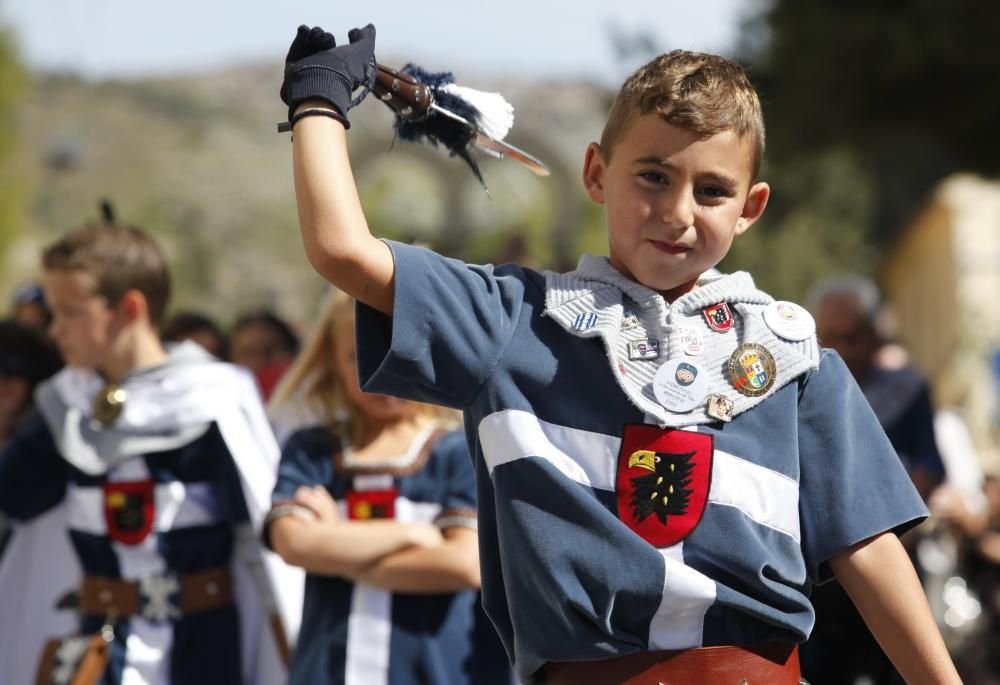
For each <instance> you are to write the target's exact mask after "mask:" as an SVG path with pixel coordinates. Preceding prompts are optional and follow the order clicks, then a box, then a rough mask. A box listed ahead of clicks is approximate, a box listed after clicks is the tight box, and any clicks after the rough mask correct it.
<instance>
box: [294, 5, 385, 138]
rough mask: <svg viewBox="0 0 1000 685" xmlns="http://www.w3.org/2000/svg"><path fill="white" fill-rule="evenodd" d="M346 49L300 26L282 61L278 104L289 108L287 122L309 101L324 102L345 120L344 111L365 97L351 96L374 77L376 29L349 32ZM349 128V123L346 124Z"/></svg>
mask: <svg viewBox="0 0 1000 685" xmlns="http://www.w3.org/2000/svg"><path fill="white" fill-rule="evenodd" d="M347 37H348V39H349V40H350V44H349V45H341V46H340V47H336V41H335V40H334V38H333V36H332V35H330V34H329V33H327V32H326V31H324V30H323V29H321V28H320V27H318V26H315V27H313V28H309V27H308V26H305V25H303V26H300V27H299V32H298V34H297V35H296V36H295V40H293V41H292V44H291V46H290V47H289V48H288V56H287V57H285V80H284V81H283V82H282V84H281V100H282V102H284V103H285V104H286V105H288V118H289V120H290V119H291V118H292V114H293V113H294V112H295V108H296V107H298V106H299V105H300V104H301V103H302V102H304V101H306V100H311V99H319V100H326V101H327V102H329V103H330V104H331V105H333V106H334V107H335V108H336V109H337V110H338V111H339V112H340V113H341V114H342V115H344V119H345V120H346V119H347V110H349V109H350V108H351V107H353V106H355V105H357V104H358V103H359V102H361V100H362V99H363V98H364V95H362V96H360V97H358V98H356V99H355V100H353V101H352V100H351V94H352V93H353V92H354V91H355V90H357V88H358V87H359V86H361V85H366V84H369V85H370V83H371V82H372V79H374V76H375V27H374V26H372V25H371V24H368V26H366V27H364V28H363V29H352V30H351V31H350V33H348V34H347ZM347 125H348V126H349V125H350V124H349V123H348V124H347Z"/></svg>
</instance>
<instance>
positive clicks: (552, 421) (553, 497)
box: [357, 243, 926, 682]
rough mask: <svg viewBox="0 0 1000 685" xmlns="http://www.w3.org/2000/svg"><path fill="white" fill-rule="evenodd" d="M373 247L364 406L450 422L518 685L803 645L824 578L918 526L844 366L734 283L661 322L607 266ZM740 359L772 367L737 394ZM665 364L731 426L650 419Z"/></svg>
mask: <svg viewBox="0 0 1000 685" xmlns="http://www.w3.org/2000/svg"><path fill="white" fill-rule="evenodd" d="M390 247H391V249H392V251H393V255H394V259H395V264H396V275H395V305H394V315H393V316H392V317H387V316H384V315H382V314H380V313H379V312H376V311H374V310H372V309H370V308H368V307H366V306H364V305H359V307H358V348H357V349H358V356H359V370H360V373H361V376H362V380H363V381H364V385H363V387H364V388H365V389H366V390H368V391H373V392H382V393H388V394H395V395H400V396H403V397H409V398H412V399H417V400H421V401H425V402H435V403H439V404H443V405H446V406H450V407H455V408H459V409H462V410H464V412H465V420H466V433H467V438H468V440H469V444H470V446H471V450H472V452H473V456H474V460H475V464H476V475H477V494H478V500H479V531H480V557H481V562H482V580H483V603H484V606H485V609H486V611H487V613H488V614H489V616H490V618H491V619H492V621H493V622H494V624H495V625H496V627H497V629H498V631H499V633H500V635H501V638H502V639H503V641H504V643H505V646H506V649H507V651H508V654H509V655H510V657H511V659H512V661H513V662H514V665H515V668H516V670H517V673H518V676H519V677H520V678H521V679H522V680H524V681H525V682H537V681H538V679H539V678H540V669H541V667H542V666H543V665H544V664H545V663H546V662H548V661H573V660H599V659H607V658H612V657H616V656H623V655H627V654H631V653H634V652H638V651H643V650H653V649H685V648H691V647H698V646H711V645H722V644H738V645H739V644H753V643H760V642H765V641H784V642H790V643H799V642H802V641H804V640H805V639H806V638H807V637H808V635H809V631H810V630H811V628H812V624H813V618H814V615H813V611H812V608H811V605H810V603H809V599H808V595H809V590H810V586H811V584H813V583H819V582H823V581H825V580H827V579H829V578H830V575H831V572H830V569H829V566H828V563H827V562H828V560H829V559H830V558H831V557H832V556H833V555H835V554H836V553H837V552H839V551H841V550H843V549H845V548H846V547H848V546H850V545H852V544H854V543H857V542H860V541H862V540H865V539H868V538H870V537H871V536H873V535H876V534H879V533H882V532H884V531H888V530H896V531H902V530H904V529H906V528H907V527H909V526H911V525H913V524H915V523H916V522H918V521H919V520H921V519H922V518H923V517H924V516H925V515H926V511H925V509H924V507H923V504H922V502H921V501H920V499H919V497H918V496H917V494H916V492H915V490H914V489H913V486H912V485H911V483H910V481H909V479H908V478H907V476H906V473H905V471H904V469H903V468H902V466H901V465H900V463H899V459H898V458H897V456H896V455H895V453H894V452H893V450H892V448H891V446H890V444H889V442H888V440H887V439H886V437H885V435H884V433H883V432H882V430H881V429H880V427H879V425H878V422H877V420H876V419H875V416H874V415H873V413H872V411H871V409H870V408H869V406H868V404H867V402H865V400H864V397H863V396H862V394H861V392H860V391H859V389H858V388H857V386H856V384H855V383H854V381H853V380H852V379H851V377H850V375H849V373H848V372H847V370H846V367H845V366H844V364H843V362H842V361H841V360H840V359H839V357H837V356H836V355H835V354H834V353H832V352H829V351H825V350H823V351H820V350H819V348H818V346H817V344H816V340H815V336H814V335H812V336H809V337H808V338H807V339H805V340H799V341H795V340H786V339H783V338H781V337H780V336H778V335H777V333H776V331H775V330H772V329H771V328H770V327H769V324H766V323H765V321H764V318H763V312H764V310H765V309H766V308H767V307H768V306H769V305H771V304H772V303H773V299H772V298H770V297H769V296H768V295H766V294H765V293H762V292H760V291H759V290H757V289H756V288H754V286H753V282H752V279H750V277H749V276H748V275H747V274H744V273H737V274H732V275H729V276H720V277H718V278H715V277H713V278H711V279H706V280H705V281H704V282H700V283H699V287H698V288H697V289H695V290H693V291H692V292H690V293H688V294H686V295H684V296H682V297H680V298H678V299H677V300H676V301H674V302H672V303H666V302H664V300H663V298H662V297H661V296H659V295H658V294H657V293H655V292H653V291H651V290H649V289H647V288H645V287H643V286H642V285H640V284H638V283H635V282H634V281H631V280H629V279H627V278H625V277H624V276H622V275H621V274H619V273H618V272H617V271H615V270H614V269H613V268H612V267H611V266H610V264H609V263H608V261H607V260H606V259H604V258H595V257H590V256H586V257H584V259H582V260H581V263H580V266H579V267H578V268H577V270H576V271H574V272H571V273H569V274H552V273H544V274H543V273H537V272H534V271H531V270H528V269H524V268H521V267H519V266H516V265H504V266H500V267H493V266H471V265H466V264H463V263H461V262H458V261H455V260H451V259H445V258H443V257H440V256H439V255H436V254H434V253H432V252H430V251H427V250H423V249H420V248H415V247H411V246H407V245H402V244H398V243H390ZM723 303H724V304H725V305H726V307H724V308H721V307H718V306H717V305H720V304H723ZM709 310H711V311H709ZM581 315H583V316H581ZM792 337H799V336H792ZM640 343H645V344H644V345H641V344H640ZM743 343H755V344H757V345H759V346H762V347H763V348H765V349H766V350H767V351H768V352H769V353H770V354H771V355H772V357H773V359H774V362H775V369H776V371H775V372H768V373H763V372H762V371H761V368H760V367H758V366H754V368H755V374H756V375H755V376H754V379H753V383H754V384H755V385H754V388H755V389H756V388H757V386H758V385H759V386H760V388H759V392H756V394H754V393H751V392H746V393H744V392H738V391H737V389H736V385H737V383H743V382H744V376H741V375H740V374H741V373H744V371H745V370H741V369H739V368H737V372H736V373H735V374H734V375H730V372H729V365H730V361H731V359H732V358H733V357H734V356H735V355H734V352H736V350H737V347H738V346H740V345H741V344H743ZM639 347H642V348H643V350H642V353H641V354H640V353H637V352H636V350H637V349H638V348H639ZM741 349H743V348H741ZM654 350H655V351H654ZM675 359H685V360H687V361H688V362H690V363H689V364H687V365H685V366H686V367H691V368H696V369H701V373H703V374H704V375H705V376H706V378H707V392H709V393H711V394H712V395H714V396H720V397H723V398H725V400H726V401H727V402H728V403H729V406H730V410H729V414H730V416H731V420H729V421H724V420H719V413H718V412H715V413H714V415H713V413H710V411H709V410H708V408H707V407H706V405H705V404H699V405H698V406H696V407H695V408H693V409H688V410H685V411H670V410H669V409H667V408H666V407H665V406H663V405H661V404H660V403H659V402H657V400H656V397H655V396H654V392H653V381H654V377H655V374H656V371H657V370H658V368H659V367H660V366H661V365H663V364H664V362H665V361H667V360H675ZM741 359H744V360H745V361H746V363H747V364H748V365H750V366H753V364H752V362H753V361H754V360H752V359H749V360H748V359H746V358H741ZM750 366H748V367H747V368H750ZM745 373H746V374H749V371H745ZM762 374H763V375H762ZM769 375H776V380H775V379H774V378H770V379H769V378H767V377H768V376H769ZM765 381H766V382H765ZM725 418H729V417H728V416H727V417H725ZM671 465H673V466H671ZM673 467H676V468H677V469H678V470H677V471H674V469H673ZM681 473H683V474H685V475H684V476H678V475H677V474H681ZM646 476H649V477H651V478H652V480H651V481H650V480H648V478H646ZM657 479H658V480H657ZM646 493H649V499H650V500H651V501H652V502H653V503H654V504H653V505H647V504H646V503H644V500H645V499H646ZM668 499H669V500H670V501H669V502H668V501H667V500H668ZM660 502H662V506H661V505H660V504H659V503H660Z"/></svg>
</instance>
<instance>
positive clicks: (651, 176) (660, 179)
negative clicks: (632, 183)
mask: <svg viewBox="0 0 1000 685" xmlns="http://www.w3.org/2000/svg"><path fill="white" fill-rule="evenodd" d="M639 177H640V178H643V179H645V180H647V181H649V182H650V183H658V184H659V183H667V182H668V181H667V177H666V176H664V175H663V174H661V173H660V172H659V171H640V172H639Z"/></svg>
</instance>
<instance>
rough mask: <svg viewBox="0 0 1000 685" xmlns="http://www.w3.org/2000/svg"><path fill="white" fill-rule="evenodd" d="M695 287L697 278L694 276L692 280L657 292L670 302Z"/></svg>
mask: <svg viewBox="0 0 1000 685" xmlns="http://www.w3.org/2000/svg"><path fill="white" fill-rule="evenodd" d="M697 287H698V279H697V278H696V279H694V280H693V281H688V282H687V283H681V284H680V285H679V286H677V287H676V288H671V289H670V290H661V291H659V292H660V295H662V296H663V299H664V300H665V301H666V303H667V304H672V303H673V301H674V300H676V299H677V298H679V297H682V296H684V295H687V294H688V293H689V292H691V291H692V290H694V289H695V288H697Z"/></svg>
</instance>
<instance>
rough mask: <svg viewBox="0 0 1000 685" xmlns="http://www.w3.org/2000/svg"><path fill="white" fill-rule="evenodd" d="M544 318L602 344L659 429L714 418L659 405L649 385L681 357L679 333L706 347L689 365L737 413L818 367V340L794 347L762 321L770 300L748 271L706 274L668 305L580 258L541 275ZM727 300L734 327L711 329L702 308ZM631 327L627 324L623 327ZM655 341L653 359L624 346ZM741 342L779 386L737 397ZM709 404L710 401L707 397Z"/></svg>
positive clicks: (600, 262) (603, 262)
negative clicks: (767, 361) (765, 362)
mask: <svg viewBox="0 0 1000 685" xmlns="http://www.w3.org/2000/svg"><path fill="white" fill-rule="evenodd" d="M545 281H546V293H545V304H546V307H545V315H546V316H548V317H550V318H552V319H553V320H554V321H556V322H557V323H558V324H559V325H560V326H561V327H562V328H563V329H565V330H566V332H567V333H569V334H570V335H573V336H575V337H580V338H590V337H597V338H600V339H602V340H603V342H604V347H605V352H606V353H607V357H608V363H609V366H610V369H611V373H612V374H613V375H614V376H615V378H616V380H617V381H618V383H619V385H620V386H621V388H622V390H623V391H624V392H625V394H626V395H627V396H628V398H629V399H630V400H631V401H632V403H633V404H634V405H635V406H636V407H638V408H639V409H641V410H642V411H643V412H645V413H646V414H647V415H649V416H651V417H653V418H654V419H655V420H656V421H657V422H658V423H659V424H660V425H664V426H683V425H692V424H698V423H708V422H711V421H714V420H715V419H713V418H712V417H710V416H708V414H707V411H706V406H704V405H703V406H698V407H696V408H694V409H692V410H690V411H688V412H681V413H677V412H672V411H669V410H667V409H665V408H664V407H663V406H661V405H660V404H659V402H657V401H656V398H655V396H654V394H653V390H652V384H653V377H654V375H655V374H656V370H657V369H658V368H659V367H660V366H661V365H662V364H663V363H664V362H666V361H668V360H671V359H676V358H686V354H685V351H684V348H683V345H682V342H681V339H682V335H690V334H691V333H692V332H693V333H694V334H695V335H697V336H699V337H700V339H701V340H702V341H703V343H704V350H703V352H702V353H701V354H699V355H698V356H696V357H691V358H690V359H691V361H694V362H696V363H697V364H698V365H700V366H701V367H702V368H703V369H704V371H705V372H706V373H707V374H708V378H709V390H708V393H709V394H718V395H723V396H725V397H727V398H728V399H730V400H731V401H732V402H733V404H734V412H733V413H734V416H735V415H737V414H740V413H742V412H744V411H747V410H748V409H750V408H752V407H753V406H756V404H757V403H759V402H760V401H762V400H764V399H766V398H767V397H769V396H770V395H771V394H773V393H774V392H775V391H776V390H778V389H779V388H780V387H782V386H783V385H785V384H787V383H788V382H790V381H791V380H793V379H794V378H796V377H797V376H799V375H801V374H802V373H805V372H806V371H808V370H810V369H814V368H816V367H817V365H818V360H819V348H818V345H817V343H816V338H815V336H813V337H812V338H810V339H808V340H805V341H802V342H791V341H788V340H784V339H782V338H779V337H778V336H777V335H775V334H774V332H773V331H771V329H770V328H768V327H767V325H766V324H765V323H764V319H763V311H764V308H765V307H766V306H767V305H768V304H770V303H771V302H773V301H774V299H773V298H772V297H771V296H770V295H768V294H767V293H765V292H763V291H760V290H758V289H757V288H756V286H755V285H754V282H753V278H752V277H751V276H750V274H748V273H746V272H736V273H733V274H728V275H718V276H716V275H713V276H703V277H702V278H701V279H699V281H698V287H697V288H695V289H694V290H692V291H690V292H688V293H686V294H684V295H682V296H681V297H679V298H677V299H676V300H674V301H673V302H672V303H667V302H666V301H665V300H664V299H663V297H662V296H661V295H660V294H659V293H658V292H656V291H655V290H652V289H650V288H647V287H646V286H644V285H642V284H641V283H637V282H635V281H633V280H631V279H630V278H628V277H626V276H625V275H623V274H622V273H620V272H619V271H618V270H617V269H615V268H614V267H613V266H611V263H610V262H609V261H608V258H607V257H595V256H593V255H584V256H583V257H582V258H581V259H580V262H579V265H578V266H577V269H576V270H575V271H571V272H569V273H563V274H560V273H554V272H546V273H545ZM722 302H725V303H726V304H727V305H729V307H730V310H731V311H732V314H733V319H734V324H733V327H732V328H731V329H730V330H728V331H726V332H721V333H720V332H716V331H714V330H712V329H711V328H710V327H709V326H708V324H707V322H706V320H705V316H704V313H703V312H704V309H705V308H706V307H709V306H711V305H715V304H719V303H722ZM627 322H628V323H627ZM637 341H643V342H645V341H655V344H656V346H657V349H658V352H657V356H656V357H655V358H653V359H632V358H631V357H630V354H629V343H633V344H634V343H636V342H637ZM742 342H755V343H758V344H761V345H764V346H765V347H766V348H767V349H768V351H770V352H771V354H772V355H773V356H774V358H775V363H776V366H777V369H778V370H777V376H776V381H775V383H774V385H773V386H772V388H771V389H770V390H769V391H768V392H767V393H766V394H764V395H762V396H760V397H747V396H744V395H742V394H740V393H739V392H737V391H736V390H735V389H734V387H733V384H732V383H731V381H730V379H729V378H728V375H727V372H726V369H727V367H728V360H729V356H730V355H731V354H732V353H733V351H734V350H735V349H736V347H737V346H738V345H739V344H740V343H742ZM706 404H707V397H706Z"/></svg>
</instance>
